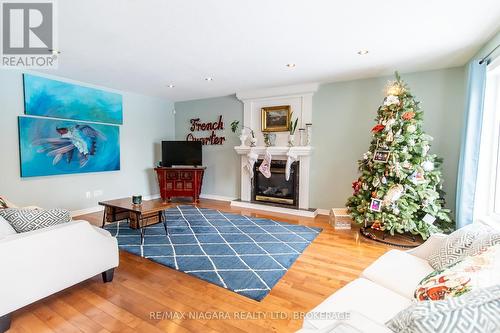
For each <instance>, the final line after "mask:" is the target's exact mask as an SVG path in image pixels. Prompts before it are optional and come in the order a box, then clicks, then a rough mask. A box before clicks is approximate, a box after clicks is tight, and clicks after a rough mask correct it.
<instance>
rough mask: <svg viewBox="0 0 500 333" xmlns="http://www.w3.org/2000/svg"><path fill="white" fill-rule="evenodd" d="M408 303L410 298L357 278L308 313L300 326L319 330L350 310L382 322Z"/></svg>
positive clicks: (342, 316) (342, 317) (341, 317)
mask: <svg viewBox="0 0 500 333" xmlns="http://www.w3.org/2000/svg"><path fill="white" fill-rule="evenodd" d="M382 303H383V306H381V304H382ZM410 304H411V300H410V299H408V298H405V297H403V296H401V295H399V294H397V293H395V292H393V291H391V290H389V289H386V288H384V287H382V286H379V285H377V284H375V283H373V282H372V281H369V280H366V279H363V278H359V279H356V280H354V281H352V282H350V283H348V284H347V285H345V286H344V287H342V288H341V289H339V290H338V291H336V292H335V293H334V294H333V295H331V296H330V297H328V298H327V299H326V300H324V301H323V302H322V303H321V304H319V305H318V306H317V307H315V308H314V309H313V310H311V311H310V312H308V313H307V314H306V316H305V319H304V326H303V327H304V328H310V329H322V328H324V327H327V326H328V325H331V324H332V323H334V322H336V321H337V320H341V319H346V318H345V315H346V314H347V315H348V316H349V315H350V313H351V312H352V311H357V312H359V313H362V314H363V315H364V316H366V317H368V318H369V319H371V320H373V321H375V322H377V323H381V324H383V323H385V322H386V321H387V320H389V319H390V318H392V317H394V316H395V315H396V314H397V313H398V312H399V311H401V310H403V309H405V308H406V307H408V306H409V305H410Z"/></svg>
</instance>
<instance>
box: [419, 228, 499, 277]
mask: <svg viewBox="0 0 500 333" xmlns="http://www.w3.org/2000/svg"><path fill="white" fill-rule="evenodd" d="M494 244H500V232H498V231H495V229H493V228H491V227H488V226H486V225H483V224H479V223H478V224H471V225H468V226H465V227H463V228H461V229H458V230H456V231H454V232H453V233H451V234H450V235H449V236H448V237H447V238H446V240H445V241H444V242H443V244H442V245H441V246H440V247H439V248H437V249H436V250H435V251H433V252H432V253H431V254H430V255H429V257H428V258H427V260H428V261H429V264H430V265H431V266H432V267H433V268H434V269H436V270H437V269H444V268H446V267H448V266H450V265H453V264H455V263H457V262H459V261H460V260H462V259H463V258H465V257H467V256H470V255H474V254H476V253H479V252H481V251H483V250H484V249H486V248H487V247H489V246H491V245H494Z"/></svg>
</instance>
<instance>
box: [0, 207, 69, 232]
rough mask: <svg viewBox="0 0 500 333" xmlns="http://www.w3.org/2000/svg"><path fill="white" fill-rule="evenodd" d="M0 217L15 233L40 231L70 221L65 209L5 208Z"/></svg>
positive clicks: (0, 212)
mask: <svg viewBox="0 0 500 333" xmlns="http://www.w3.org/2000/svg"><path fill="white" fill-rule="evenodd" d="M0 216H2V217H3V218H4V219H6V220H7V221H8V222H9V223H10V224H11V225H12V227H13V228H14V229H15V230H16V231H17V232H27V231H32V230H36V229H42V228H46V227H50V226H52V225H56V224H59V223H64V222H69V221H71V217H70V215H69V211H67V210H65V209H48V210H44V209H17V208H7V209H1V210H0Z"/></svg>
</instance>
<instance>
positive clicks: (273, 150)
mask: <svg viewBox="0 0 500 333" xmlns="http://www.w3.org/2000/svg"><path fill="white" fill-rule="evenodd" d="M318 87H319V85H318V84H317V83H310V84H303V85H295V86H285V87H274V88H269V89H259V90H254V91H246V92H240V93H237V94H236V97H237V98H238V99H240V100H241V101H242V102H243V125H244V126H246V127H249V128H251V129H252V130H253V131H254V132H255V137H256V138H257V143H258V144H259V143H260V144H262V143H263V142H264V135H263V133H262V131H261V109H262V108H263V107H268V106H278V105H290V107H291V110H292V111H293V118H298V120H299V121H298V127H297V128H304V127H305V125H306V124H307V123H312V96H313V94H314V93H315V92H316V91H317V90H318ZM297 132H298V131H297ZM297 132H296V133H297ZM297 136H298V135H297ZM299 141H300V140H299V138H298V137H296V138H295V142H299ZM287 143H288V132H283V133H276V146H272V147H264V146H257V147H249V146H237V147H234V150H235V151H236V153H237V154H239V155H240V156H241V168H242V170H241V186H240V188H241V193H240V199H241V200H236V201H232V202H231V205H233V206H239V207H246V208H255V209H261V210H268V211H274V212H281V213H288V214H294V215H300V216H309V217H313V216H316V213H317V212H316V211H314V210H311V209H310V208H311V207H309V189H310V187H309V183H310V168H311V155H312V153H313V150H314V149H313V147H312V146H295V147H293V148H290V147H288V146H287ZM290 149H293V154H294V155H295V156H297V159H298V161H299V162H300V163H299V202H298V208H299V209H290V208H281V207H274V206H270V205H263V204H257V203H254V202H251V200H252V198H251V196H252V178H251V177H250V174H249V173H248V171H247V170H245V168H244V167H245V165H247V162H248V156H247V155H248V154H249V153H250V152H253V153H256V154H257V155H259V158H263V156H264V154H265V153H266V151H268V152H269V153H270V154H271V155H272V158H273V159H275V160H286V159H287V157H288V156H287V154H288V153H289V151H290Z"/></svg>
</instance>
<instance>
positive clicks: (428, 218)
mask: <svg viewBox="0 0 500 333" xmlns="http://www.w3.org/2000/svg"><path fill="white" fill-rule="evenodd" d="M422 221H424V222H425V223H427V224H430V225H432V224H434V221H436V218H435V217H434V216H432V215H431V214H429V213H427V214H425V216H424V217H423V218H422Z"/></svg>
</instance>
